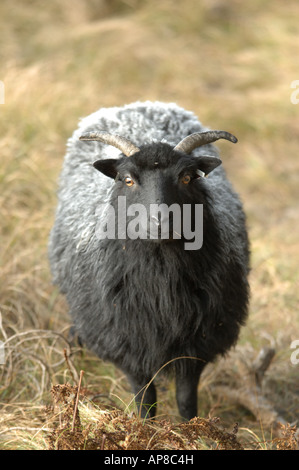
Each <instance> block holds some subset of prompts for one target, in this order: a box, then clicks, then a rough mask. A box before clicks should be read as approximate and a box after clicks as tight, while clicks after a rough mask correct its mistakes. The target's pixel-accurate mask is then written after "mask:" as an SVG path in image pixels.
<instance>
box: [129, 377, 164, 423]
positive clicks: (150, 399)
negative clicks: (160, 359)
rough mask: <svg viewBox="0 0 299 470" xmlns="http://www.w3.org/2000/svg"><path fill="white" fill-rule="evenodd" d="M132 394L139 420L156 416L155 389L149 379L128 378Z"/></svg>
mask: <svg viewBox="0 0 299 470" xmlns="http://www.w3.org/2000/svg"><path fill="white" fill-rule="evenodd" d="M128 379H129V382H130V384H131V387H132V390H133V393H134V395H135V403H136V405H137V408H138V412H139V416H140V417H141V418H152V417H154V416H155V414H156V402H157V395H156V388H155V386H154V383H153V382H150V379H146V378H142V379H140V377H138V378H135V377H132V376H128Z"/></svg>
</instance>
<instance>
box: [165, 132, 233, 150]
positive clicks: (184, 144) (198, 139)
mask: <svg viewBox="0 0 299 470" xmlns="http://www.w3.org/2000/svg"><path fill="white" fill-rule="evenodd" d="M218 139H226V140H229V141H230V142H233V143H234V144H235V143H236V142H238V139H237V138H236V137H235V136H234V135H232V134H230V133H229V132H226V131H207V132H195V133H194V134H191V135H188V136H187V137H185V138H184V139H183V140H181V142H179V143H178V144H177V145H176V146H175V148H174V150H177V151H179V152H184V153H187V154H188V153H191V152H192V150H194V149H195V148H197V147H200V146H201V145H205V144H210V143H212V142H215V140H218Z"/></svg>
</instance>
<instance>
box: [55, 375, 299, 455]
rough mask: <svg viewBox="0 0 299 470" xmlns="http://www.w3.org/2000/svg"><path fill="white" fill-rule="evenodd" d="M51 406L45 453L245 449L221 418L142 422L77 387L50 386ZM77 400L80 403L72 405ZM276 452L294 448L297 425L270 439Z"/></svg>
mask: <svg viewBox="0 0 299 470" xmlns="http://www.w3.org/2000/svg"><path fill="white" fill-rule="evenodd" d="M51 392H52V396H53V406H52V407H48V408H47V420H48V422H49V423H51V425H50V426H48V427H51V426H52V430H51V431H50V432H49V433H48V434H47V442H48V449H49V450H201V449H204V448H206V449H217V450H244V446H243V444H241V442H240V441H239V440H238V438H237V434H238V424H235V426H234V428H233V430H232V431H230V432H228V431H227V430H225V429H223V428H222V427H221V424H220V419H219V418H212V419H204V418H199V417H196V418H193V419H192V420H190V421H189V422H186V423H179V424H174V423H171V422H170V421H169V420H166V419H162V420H158V419H156V420H149V419H148V420H144V419H141V418H140V417H138V416H136V415H134V414H133V415H128V414H126V413H125V412H124V411H122V410H119V409H113V410H112V411H109V410H107V408H103V409H102V408H101V407H99V406H97V405H94V404H92V403H91V402H88V400H85V403H84V390H83V391H81V390H80V387H79V386H71V385H70V384H68V383H66V384H64V385H54V386H53V387H52V390H51ZM79 395H80V397H81V400H80V404H79V406H78V407H76V401H77V399H78V398H79ZM272 444H273V448H276V449H277V450H293V449H296V448H297V447H298V440H297V438H296V427H295V426H293V427H292V426H289V425H288V426H285V425H282V433H281V436H280V437H279V438H277V439H274V440H273V443H272Z"/></svg>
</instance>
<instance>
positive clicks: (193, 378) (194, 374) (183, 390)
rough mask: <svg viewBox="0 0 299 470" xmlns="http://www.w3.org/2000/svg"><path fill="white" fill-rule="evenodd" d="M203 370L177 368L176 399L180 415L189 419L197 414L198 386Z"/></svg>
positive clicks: (197, 368)
mask: <svg viewBox="0 0 299 470" xmlns="http://www.w3.org/2000/svg"><path fill="white" fill-rule="evenodd" d="M202 370H203V367H196V368H194V369H193V370H192V369H191V370H190V369H189V370H180V369H179V368H178V369H177V370H176V400H177V404H178V408H179V412H180V415H181V416H182V418H185V419H187V420H190V419H192V418H194V417H195V416H197V386H198V382H199V378H200V374H201V372H202Z"/></svg>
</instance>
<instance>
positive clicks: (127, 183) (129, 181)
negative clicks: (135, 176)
mask: <svg viewBox="0 0 299 470" xmlns="http://www.w3.org/2000/svg"><path fill="white" fill-rule="evenodd" d="M125 183H126V185H127V186H129V187H130V186H133V184H134V181H133V180H132V178H130V177H129V176H126V177H125Z"/></svg>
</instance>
